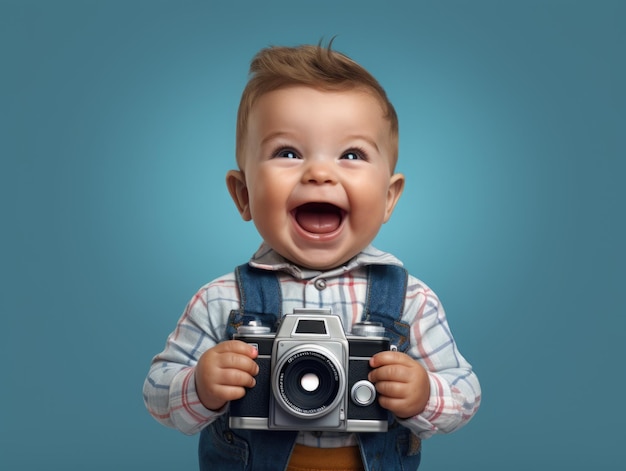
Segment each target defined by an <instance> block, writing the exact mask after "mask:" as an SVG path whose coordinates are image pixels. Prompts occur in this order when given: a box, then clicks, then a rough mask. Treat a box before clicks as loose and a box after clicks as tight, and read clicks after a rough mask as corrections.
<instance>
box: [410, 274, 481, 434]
mask: <svg viewBox="0 0 626 471" xmlns="http://www.w3.org/2000/svg"><path fill="white" fill-rule="evenodd" d="M403 319H404V320H405V321H406V322H407V323H408V324H409V325H410V326H411V345H410V347H409V351H408V352H407V353H408V354H409V355H411V356H412V357H413V358H415V359H417V360H418V361H419V362H420V363H421V364H422V365H423V366H424V368H426V371H427V372H428V377H429V380H430V398H429V400H428V402H427V404H426V408H425V409H424V411H423V412H422V413H421V414H419V415H417V416H415V417H412V418H409V419H405V420H401V421H400V422H401V423H402V424H403V425H404V426H406V427H408V428H410V429H411V430H412V431H413V432H414V433H415V434H416V435H417V436H419V437H420V438H428V437H430V436H431V435H433V434H435V433H449V432H452V431H454V430H457V429H459V428H461V427H462V426H463V425H465V424H466V423H467V422H468V421H469V420H470V419H471V418H472V417H473V415H474V414H475V413H476V411H477V410H478V407H479V406H480V398H481V390H480V384H479V382H478V378H477V376H476V374H475V373H474V371H473V369H472V366H471V365H470V364H469V363H468V361H467V360H466V359H465V358H463V356H462V355H461V353H460V352H459V350H458V349H457V346H456V343H455V341H454V338H453V336H452V333H451V331H450V328H449V326H448V322H447V320H446V315H445V312H444V309H443V306H442V305H441V303H440V302H439V298H437V296H436V295H435V294H434V293H433V292H432V291H431V290H430V289H429V288H428V287H427V286H426V285H424V284H423V283H422V282H420V281H419V280H417V279H416V278H414V277H410V279H409V284H408V287H407V297H406V302H405V311H404V316H403Z"/></svg>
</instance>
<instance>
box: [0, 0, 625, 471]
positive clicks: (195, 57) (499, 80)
mask: <svg viewBox="0 0 626 471" xmlns="http://www.w3.org/2000/svg"><path fill="white" fill-rule="evenodd" d="M625 5H626V2H623V1H610V0H600V1H591V0H590V1H586V2H583V1H565V0H562V1H559V0H546V1H538V0H532V1H516V2H506V1H486V0H477V1H434V0H433V1H404V2H401V1H393V0H389V1H386V2H379V1H375V2H369V1H363V0H358V1H337V0H332V1H327V0H318V1H316V2H304V1H294V0H292V1H274V2H272V1H266V2H256V1H250V2H238V1H229V2H226V1H224V2H208V1H205V2H202V1H158V0H152V1H137V0H135V1H99V2H98V1H94V0H85V1H69V0H58V1H33V0H23V1H18V0H9V1H7V0H3V1H2V2H1V3H0V53H1V56H0V61H1V63H0V67H1V74H0V93H1V95H0V100H1V101H0V119H1V121H0V133H1V134H0V152H1V158H2V161H1V168H0V205H1V208H0V209H1V216H0V217H1V219H0V220H1V224H2V229H1V231H0V237H1V239H2V240H1V244H0V256H1V258H0V275H1V279H0V289H1V296H0V308H1V317H0V329H1V330H0V331H1V334H2V340H1V341H0V355H1V358H2V366H0V372H1V374H0V404H1V407H2V412H1V414H0V468H1V469H7V470H9V469H10V470H13V469H15V470H30V469H40V468H45V469H54V470H57V469H58V470H65V469H89V470H100V469H117V470H130V469H151V470H154V471H157V470H168V469H196V466H197V465H196V454H195V453H196V452H195V448H196V441H197V438H196V437H186V436H183V435H182V434H180V433H179V432H176V431H174V430H169V429H167V428H165V427H162V426H160V425H158V424H157V422H155V421H154V420H153V419H152V418H151V417H150V416H149V415H148V413H147V412H146V410H145V409H144V405H143V401H142V397H141V387H142V383H143V379H144V377H145V374H146V373H147V369H148V365H149V363H150V359H151V357H152V356H153V355H154V354H155V353H157V352H158V351H160V350H161V348H162V347H163V345H164V342H165V338H166V336H167V334H168V333H169V332H170V331H171V330H172V329H173V328H174V325H175V322H176V320H177V319H178V316H179V315H180V313H181V312H182V310H183V308H184V306H185V304H186V303H187V301H188V300H189V298H190V297H191V296H192V295H193V293H194V292H195V291H196V289H197V288H199V287H200V286H201V285H202V284H204V283H205V282H207V281H210V280H211V279H213V278H215V277H217V276H219V275H221V274H223V273H226V272H227V271H230V270H231V269H232V267H233V266H235V265H236V264H239V263H241V262H243V261H245V260H246V259H247V258H248V257H249V256H250V255H251V253H252V252H253V251H254V250H255V249H256V247H257V245H258V243H259V238H258V236H257V234H256V233H255V231H254V227H253V225H252V224H246V223H244V222H242V221H241V220H240V218H239V216H238V214H237V212H236V210H235V207H234V205H233V203H232V202H231V200H230V198H229V196H228V194H227V191H226V188H225V185H224V175H225V173H226V171H227V170H228V169H230V168H233V167H234V130H235V114H236V109H237V105H238V100H239V96H240V93H241V90H242V89H243V86H244V84H245V82H246V78H247V68H248V64H249V61H250V59H251V58H252V56H253V55H254V53H255V52H257V51H258V50H259V49H260V48H262V47H265V46H267V45H270V44H280V45H296V44H301V43H317V42H318V41H319V40H320V39H322V38H325V39H329V38H331V37H332V36H334V35H338V37H337V39H336V41H335V43H334V45H335V48H336V49H338V50H340V51H342V52H345V53H347V54H348V55H350V56H351V57H352V58H354V59H355V60H357V61H359V62H360V63H362V64H363V65H364V66H365V67H366V68H368V69H369V70H370V71H371V72H372V73H373V74H374V75H375V76H376V77H377V78H378V79H379V80H380V82H381V83H382V84H383V86H384V87H385V88H386V89H387V91H388V93H389V95H390V97H391V99H392V101H393V102H394V103H395V105H396V107H397V111H398V114H399V117H400V125H401V142H400V163H399V170H400V171H402V172H403V173H405V174H406V177H407V185H408V186H407V189H406V192H405V194H404V195H403V198H402V200H401V202H400V203H399V206H398V208H397V210H396V213H395V214H394V217H393V218H392V220H391V221H390V222H389V223H388V224H387V225H385V226H384V228H383V230H382V231H381V233H380V235H379V237H378V239H377V241H376V244H377V245H378V246H379V247H380V248H382V249H386V250H389V251H392V252H393V253H395V254H396V255H397V256H399V257H400V258H401V259H402V260H403V261H404V262H405V264H406V265H407V267H408V268H409V269H410V271H411V272H412V273H413V274H415V275H416V276H418V277H420V278H422V279H423V280H424V281H426V282H427V283H428V284H429V285H430V286H431V287H432V288H433V289H434V290H435V291H436V292H437V293H438V294H439V296H440V298H441V299H442V301H443V303H444V305H445V307H446V310H447V313H448V316H449V320H450V322H451V325H452V328H453V332H454V333H455V336H456V339H457V341H458V343H459V345H460V347H461V350H462V352H463V353H464V355H465V356H466V357H467V358H468V359H469V360H470V361H471V362H472V363H473V365H474V366H475V369H476V371H477V372H478V374H479V377H480V380H481V383H482V386H483V392H484V397H483V405H482V408H481V410H480V411H479V413H478V414H477V416H476V417H475V418H474V419H473V421H472V422H470V424H469V425H467V426H466V427H465V428H464V429H462V430H460V431H458V432H456V433H454V434H452V435H448V436H437V437H433V438H432V439H430V440H428V441H427V442H426V443H425V444H424V450H425V453H424V456H423V462H422V463H423V464H422V467H421V469H424V470H444V469H452V468H453V467H456V468H457V469H461V467H464V468H463V469H483V470H501V469H507V470H517V469H520V470H521V469H541V470H544V469H545V470H547V469H555V468H556V469H594V470H608V469H620V466H618V464H617V463H618V460H619V459H621V458H622V454H623V439H624V437H625V434H624V431H623V428H622V424H623V422H624V419H625V418H626V415H625V408H624V405H623V402H624V399H623V395H624V392H625V382H624V375H625V373H626V369H625V368H624V360H625V359H626V351H625V350H626V349H625V347H624V345H625V342H624V340H623V338H624V335H625V334H626V328H625V327H626V323H625V314H626V309H625V308H626V303H625V294H624V293H625V289H624V286H623V285H624V282H625V281H626V277H625V276H624V266H625V262H626V257H625V254H626V252H625V250H624V241H625V240H626V233H625V232H626V231H625V229H624V202H625V201H626V198H625V197H626V191H625V189H624V188H625V185H624V177H625V170H626V166H625V163H624V159H625V157H626V152H625V150H626V145H625V136H626V117H625V113H626V94H625V90H624V84H625V83H626V66H625V54H624V45H625V44H626V28H625V26H624V18H625V14H626V7H625Z"/></svg>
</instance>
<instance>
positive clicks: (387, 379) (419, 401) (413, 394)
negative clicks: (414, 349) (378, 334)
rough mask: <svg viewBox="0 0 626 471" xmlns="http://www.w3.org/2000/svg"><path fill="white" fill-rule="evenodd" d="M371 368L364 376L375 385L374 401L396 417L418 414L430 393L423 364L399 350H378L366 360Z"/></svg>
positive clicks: (424, 405)
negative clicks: (376, 397) (376, 394)
mask: <svg viewBox="0 0 626 471" xmlns="http://www.w3.org/2000/svg"><path fill="white" fill-rule="evenodd" d="M370 366H371V367H372V368H374V369H373V370H372V371H371V372H370V374H369V376H368V378H369V380H370V381H371V382H372V383H374V384H375V385H376V391H377V392H378V394H379V396H378V402H379V403H380V405H381V406H382V407H384V408H385V409H387V410H389V411H391V412H393V413H394V414H395V415H396V417H398V418H400V419H405V418H409V417H413V416H415V415H418V414H420V413H421V412H422V411H423V410H424V408H425V407H426V403H427V402H428V397H429V396H430V382H429V380H428V374H427V373H426V370H425V369H424V367H423V366H422V365H421V364H420V363H419V362H418V361H417V360H414V359H413V358H411V357H410V356H408V355H407V354H406V353H401V352H391V351H389V352H380V353H377V354H376V355H374V356H373V357H372V358H371V359H370Z"/></svg>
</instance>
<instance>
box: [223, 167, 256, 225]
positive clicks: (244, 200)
mask: <svg viewBox="0 0 626 471" xmlns="http://www.w3.org/2000/svg"><path fill="white" fill-rule="evenodd" d="M226 186H227V187H228V191H229V193H230V196H231V197H232V199H233V201H234V202H235V205H236V206H237V209H238V210H239V214H241V217H242V218H243V220H244V221H250V220H251V219H252V216H251V214H250V199H249V197H248V186H247V185H246V176H245V175H244V174H243V172H242V171H240V170H229V172H228V173H227V174H226Z"/></svg>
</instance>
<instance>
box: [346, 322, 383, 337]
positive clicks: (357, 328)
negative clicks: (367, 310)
mask: <svg viewBox="0 0 626 471" xmlns="http://www.w3.org/2000/svg"><path fill="white" fill-rule="evenodd" d="M352 334H354V335H358V336H359V337H383V336H384V335H385V328H384V327H383V325H382V324H381V323H380V322H368V321H363V322H357V323H356V324H354V325H353V326H352Z"/></svg>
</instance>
